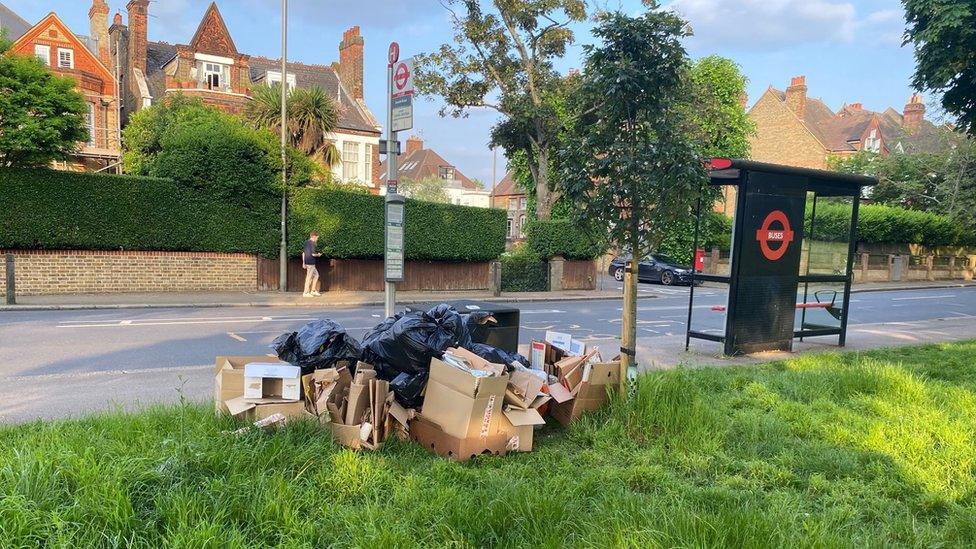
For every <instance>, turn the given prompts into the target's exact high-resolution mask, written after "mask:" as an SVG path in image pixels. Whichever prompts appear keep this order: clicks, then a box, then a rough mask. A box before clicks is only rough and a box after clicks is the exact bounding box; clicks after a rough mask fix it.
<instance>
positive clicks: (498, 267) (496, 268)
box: [488, 259, 502, 297]
mask: <svg viewBox="0 0 976 549" xmlns="http://www.w3.org/2000/svg"><path fill="white" fill-rule="evenodd" d="M488 291H490V292H491V295H493V296H495V297H498V296H500V295H502V262H501V261H498V260H497V259H496V260H494V261H492V262H491V263H489V264H488Z"/></svg>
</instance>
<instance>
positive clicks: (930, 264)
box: [925, 254, 935, 280]
mask: <svg viewBox="0 0 976 549" xmlns="http://www.w3.org/2000/svg"><path fill="white" fill-rule="evenodd" d="M933 269H935V256H934V255H931V254H929V255H927V256H925V279H926V280H935V273H934V272H933Z"/></svg>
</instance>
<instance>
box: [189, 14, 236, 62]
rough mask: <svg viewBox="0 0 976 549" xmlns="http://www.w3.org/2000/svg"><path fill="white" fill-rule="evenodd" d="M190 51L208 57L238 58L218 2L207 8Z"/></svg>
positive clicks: (194, 35)
mask: <svg viewBox="0 0 976 549" xmlns="http://www.w3.org/2000/svg"><path fill="white" fill-rule="evenodd" d="M190 49H191V50H192V51H194V52H196V53H205V54H208V55H219V56H224V57H230V58H234V57H237V46H235V45H234V39H233V38H231V35H230V31H228V30H227V25H226V24H225V23H224V18H223V16H221V15H220V10H219V9H218V8H217V3H216V2H211V3H210V7H209V8H207V13H205V14H204V15H203V20H201V21H200V26H199V27H197V32H196V33H194V34H193V39H192V40H190Z"/></svg>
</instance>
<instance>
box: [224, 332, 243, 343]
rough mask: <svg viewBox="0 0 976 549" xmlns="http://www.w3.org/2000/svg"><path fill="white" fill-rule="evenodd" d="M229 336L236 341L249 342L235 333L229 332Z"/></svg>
mask: <svg viewBox="0 0 976 549" xmlns="http://www.w3.org/2000/svg"><path fill="white" fill-rule="evenodd" d="M227 335H229V336H230V337H231V339H236V340H237V341H247V340H246V339H244V338H243V337H241V336H239V335H237V334H235V333H234V332H227Z"/></svg>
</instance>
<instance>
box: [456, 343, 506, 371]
mask: <svg viewBox="0 0 976 549" xmlns="http://www.w3.org/2000/svg"><path fill="white" fill-rule="evenodd" d="M445 352H446V353H451V354H452V355H454V356H456V357H460V358H463V359H464V360H466V361H468V364H469V365H470V366H471V367H472V368H474V369H475V370H484V371H486V372H491V373H493V374H495V375H496V376H500V375H502V374H504V373H505V370H506V368H505V365H504V364H498V363H497V362H488V361H487V360H485V359H483V358H481V357H480V356H478V355H476V354H474V353H472V352H471V351H469V350H467V349H464V348H461V347H458V348H450V349H448V350H447V351H445Z"/></svg>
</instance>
